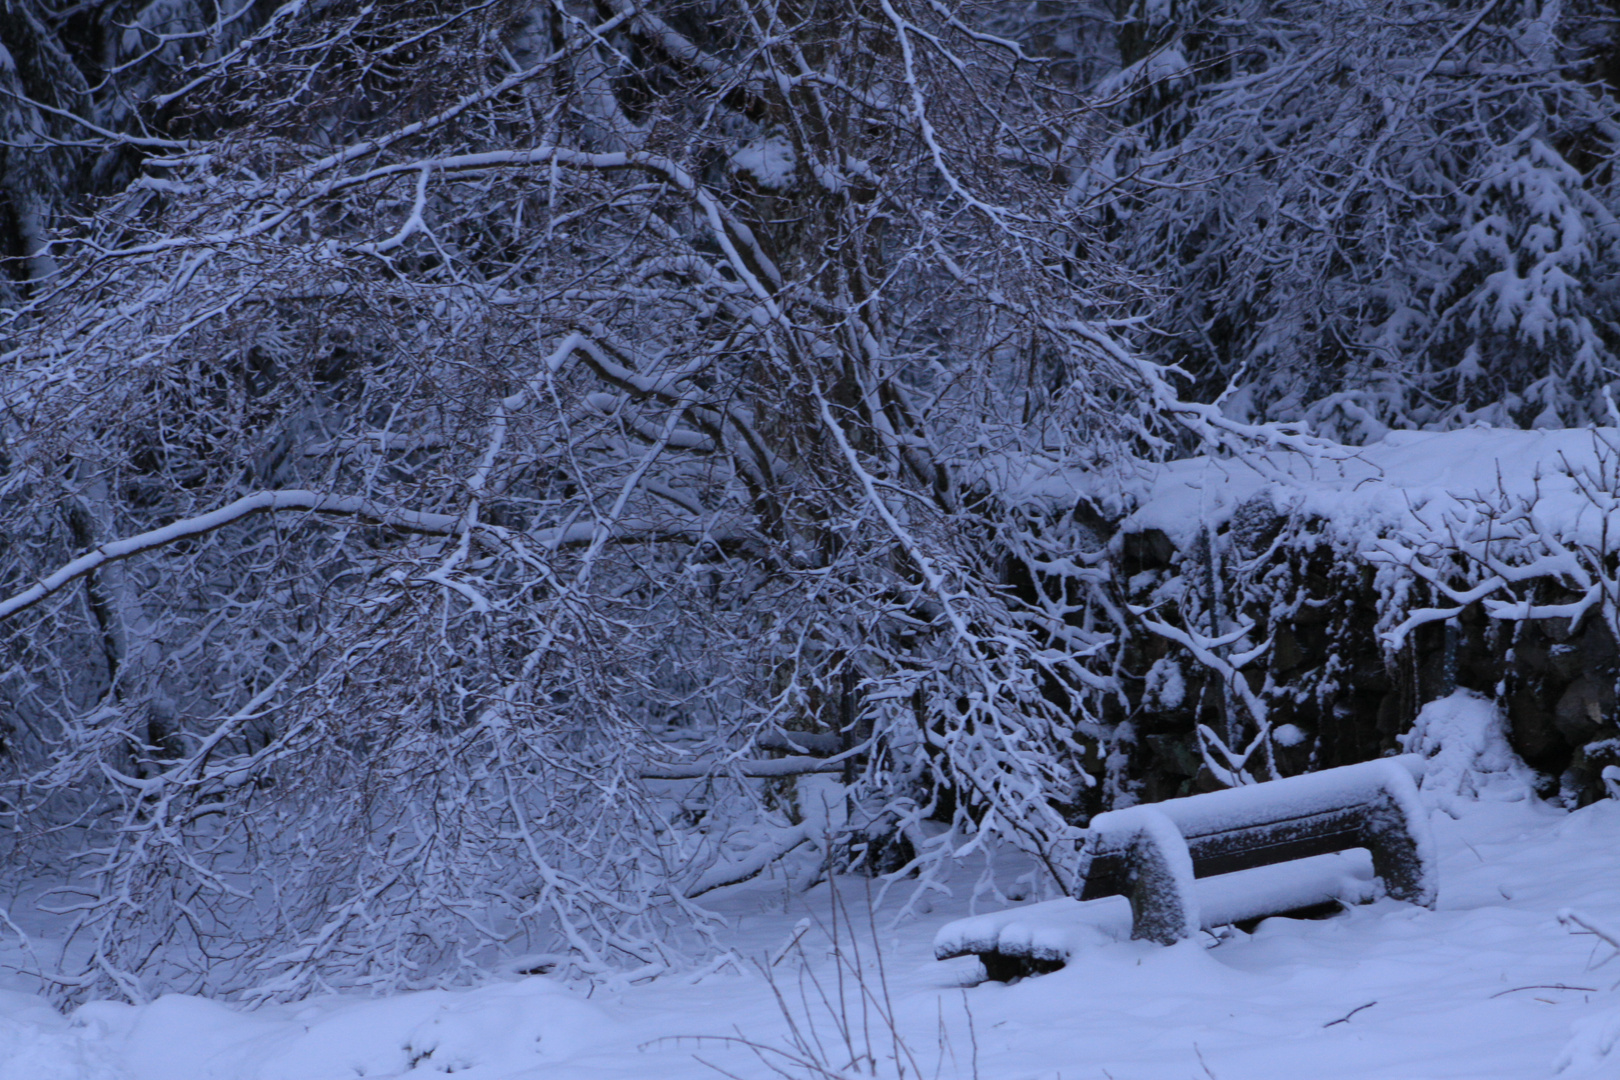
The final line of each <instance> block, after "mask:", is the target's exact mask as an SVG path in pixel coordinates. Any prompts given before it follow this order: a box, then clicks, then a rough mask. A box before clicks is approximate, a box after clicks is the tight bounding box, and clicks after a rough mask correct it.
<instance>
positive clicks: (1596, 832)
mask: <svg viewBox="0 0 1620 1080" xmlns="http://www.w3.org/2000/svg"><path fill="white" fill-rule="evenodd" d="M1512 794H1513V793H1512V792H1510V791H1502V790H1498V791H1490V792H1483V793H1481V797H1480V798H1479V799H1478V800H1474V799H1469V798H1447V799H1444V800H1440V801H1442V802H1443V803H1444V805H1445V806H1446V808H1447V809H1446V810H1439V809H1436V810H1434V812H1433V823H1434V828H1435V833H1436V838H1437V841H1438V844H1439V847H1440V859H1441V862H1440V866H1441V877H1440V882H1441V884H1440V888H1441V895H1440V902H1439V907H1438V910H1435V911H1428V910H1424V909H1422V908H1418V907H1413V906H1410V905H1406V904H1401V903H1397V902H1394V901H1381V902H1378V903H1375V904H1371V905H1367V906H1362V907H1357V908H1354V909H1351V910H1349V911H1348V912H1346V913H1344V914H1342V915H1340V916H1338V917H1335V918H1332V919H1327V920H1323V921H1316V922H1310V921H1299V920H1290V919H1280V918H1278V919H1271V920H1268V921H1266V922H1263V923H1261V924H1260V926H1259V928H1258V929H1257V930H1256V931H1255V933H1253V934H1252V935H1250V934H1244V933H1241V932H1239V931H1236V930H1228V931H1226V933H1225V936H1224V938H1223V939H1221V940H1218V941H1217V940H1216V938H1215V937H1214V936H1212V935H1207V934H1206V935H1204V936H1203V937H1202V939H1201V940H1197V941H1192V942H1187V943H1184V944H1182V945H1178V946H1175V947H1171V948H1162V947H1160V946H1156V945H1151V944H1147V943H1144V942H1130V941H1118V942H1104V943H1099V944H1096V945H1092V946H1088V947H1087V948H1085V949H1084V950H1083V951H1082V952H1081V954H1080V955H1079V956H1078V957H1077V958H1076V960H1075V962H1073V963H1071V964H1070V966H1069V967H1067V968H1065V969H1064V970H1062V971H1060V972H1057V973H1055V974H1051V975H1045V976H1040V977H1035V978H1029V979H1026V980H1024V981H1022V982H1018V983H1014V984H1011V985H1002V984H998V983H978V976H979V967H978V962H977V961H976V960H973V959H972V958H970V957H964V958H961V959H957V960H951V961H946V962H938V961H935V960H934V959H932V956H931V951H930V950H931V944H932V942H933V938H934V934H935V932H936V930H937V929H938V928H939V927H940V926H941V925H943V924H944V923H945V922H946V921H947V920H949V919H952V918H956V917H958V916H961V915H964V914H966V913H967V907H968V905H967V901H966V899H965V895H966V893H967V892H969V891H971V890H969V889H963V890H960V893H961V895H958V896H957V897H954V898H948V899H946V898H941V899H939V900H936V901H935V902H934V904H933V907H932V910H931V911H930V912H929V914H927V915H926V916H924V917H922V918H920V919H918V920H916V921H912V922H908V923H907V924H905V925H903V926H899V927H890V926H887V925H886V923H885V917H884V915H883V913H882V912H879V913H878V914H877V918H876V926H877V930H876V933H875V939H874V933H873V931H872V930H871V929H870V923H869V918H868V914H867V910H866V901H865V896H866V895H867V894H866V889H865V885H864V883H862V882H859V881H850V880H844V881H841V882H840V893H841V896H842V897H843V898H844V900H845V901H846V903H847V905H848V906H849V907H850V908H851V909H852V911H854V915H853V921H854V922H855V923H856V924H857V926H858V927H867V929H865V930H864V931H863V932H861V933H859V934H857V937H856V942H855V944H856V945H858V946H859V963H860V965H861V966H862V968H863V970H864V972H865V975H866V978H867V984H868V986H869V987H871V988H872V989H873V991H874V993H873V996H872V998H870V999H868V1000H866V1001H865V1003H864V1006H863V1005H862V1004H861V1000H860V997H859V995H858V994H857V993H856V992H855V989H854V987H855V984H854V981H853V977H852V972H851V970H850V967H851V966H852V965H853V964H854V963H855V956H854V951H853V950H852V949H851V948H850V942H849V939H848V930H847V927H846V926H844V925H840V927H839V934H840V938H841V941H842V950H841V951H842V952H843V954H844V956H845V958H846V963H845V964H844V965H843V973H844V988H845V991H846V994H847V995H848V1001H849V1002H850V1006H849V1008H848V1010H847V1011H845V1014H844V1019H845V1020H846V1021H847V1022H848V1024H849V1025H850V1026H851V1028H852V1029H853V1032H852V1035H851V1036H850V1038H849V1039H848V1040H846V1039H844V1038H843V1037H841V1036H840V1035H839V1033H838V1017H837V1016H836V1015H834V1014H836V1013H838V1012H839V1010H837V1009H832V1010H830V1011H829V1009H828V1008H827V1007H826V1006H825V1005H824V1004H822V1002H823V1001H824V1000H825V1001H827V1002H835V1001H836V1000H837V994H838V992H837V989H836V987H837V980H838V973H839V969H840V965H839V964H838V963H837V962H836V961H835V959H834V953H833V949H832V945H831V940H830V938H829V936H828V933H829V931H830V930H831V926H830V925H829V923H828V921H827V920H828V916H829V911H830V897H829V893H828V890H827V886H825V885H823V886H821V887H819V888H818V889H816V890H815V891H813V892H812V893H810V894H807V895H798V896H788V895H787V894H786V893H785V892H784V891H783V888H782V886H781V885H780V883H775V884H773V883H771V882H753V883H750V884H748V885H746V886H740V887H737V888H735V889H734V890H733V895H732V896H731V897H730V899H729V900H728V904H729V906H730V908H731V911H732V914H733V916H734V921H735V923H736V927H735V933H736V939H735V940H736V948H737V951H738V954H739V955H740V956H742V957H745V958H750V962H749V963H745V964H743V965H740V966H738V967H727V968H724V969H723V970H720V971H718V972H716V973H712V974H709V975H707V976H706V977H703V978H701V979H698V980H696V981H688V982H684V983H683V982H680V981H678V980H669V979H666V980H659V981H656V982H653V983H651V984H649V985H642V986H631V987H628V988H622V989H620V990H617V991H607V990H603V989H600V988H599V989H596V990H594V991H592V990H591V989H589V988H588V987H586V986H583V985H568V984H564V983H562V982H560V981H557V980H555V979H553V978H550V977H546V976H533V977H528V978H521V979H515V980H513V981H510V982H504V983H496V984H494V985H489V986H486V987H483V988H481V989H476V990H469V991H460V992H427V993H417V994H407V995H401V996H399V997H394V998H384V999H367V998H358V997H354V998H350V997H334V998H328V999H324V1000H314V1001H307V1002H304V1003H301V1004H297V1005H287V1006H272V1007H266V1008H262V1009H259V1010H258V1011H256V1012H242V1011H238V1010H236V1009H233V1008H230V1007H227V1006H225V1005H221V1004H217V1003H214V1002H209V1001H205V1000H201V999H198V998H192V997H185V996H179V995H174V996H170V997H164V998H161V999H159V1000H157V1001H155V1002H153V1003H151V1004H149V1005H145V1006H140V1007H135V1006H129V1005H121V1004H114V1003H110V1002H95V1003H91V1004H89V1005H86V1006H84V1007H83V1008H81V1009H79V1010H78V1011H77V1012H76V1013H74V1014H73V1015H71V1016H68V1017H62V1016H60V1015H58V1014H56V1013H54V1012H52V1011H51V1010H50V1009H49V1008H48V1007H46V1006H45V1005H44V1004H43V1003H42V1002H41V1001H40V999H38V998H35V997H32V996H30V995H27V994H23V993H17V992H6V993H4V994H3V995H0V1080H353V1078H357V1077H365V1078H368V1080H381V1078H385V1077H411V1078H417V1077H421V1078H422V1080H427V1078H428V1077H431V1076H434V1075H440V1074H446V1073H453V1074H455V1075H456V1076H458V1077H461V1078H463V1080H497V1078H500V1080H506V1078H513V1080H516V1078H525V1080H541V1078H544V1080H573V1078H579V1080H585V1078H590V1080H621V1078H622V1080H630V1078H637V1080H640V1078H660V1080H684V1078H688V1077H691V1078H699V1077H704V1078H714V1077H718V1076H720V1075H721V1073H720V1072H719V1071H717V1070H716V1067H718V1068H719V1069H724V1070H726V1072H728V1073H730V1074H732V1075H735V1076H738V1077H766V1076H770V1075H772V1073H771V1072H770V1070H769V1068H768V1064H771V1063H774V1064H777V1065H782V1066H786V1065H787V1061H786V1059H782V1058H776V1057H774V1056H772V1055H770V1053H769V1052H767V1054H766V1057H765V1058H763V1059H762V1058H760V1057H757V1056H755V1054H754V1053H753V1052H751V1051H750V1050H749V1049H748V1048H747V1047H745V1046H742V1045H740V1044H738V1043H734V1042H733V1043H728V1042H725V1041H721V1040H719V1039H715V1038H706V1037H707V1036H738V1035H741V1036H743V1037H746V1038H747V1039H748V1040H750V1041H752V1042H754V1043H757V1044H760V1045H762V1046H765V1047H772V1048H779V1049H783V1050H790V1049H791V1048H792V1046H793V1040H792V1033H791V1031H792V1029H791V1028H790V1026H789V1024H788V1021H787V1020H786V1019H785V1017H784V1005H785V1007H786V1009H787V1010H788V1011H789V1012H791V1013H792V1014H793V1016H794V1019H795V1021H796V1023H797V1024H798V1030H799V1032H800V1033H801V1035H802V1036H804V1038H805V1039H806V1040H807V1041H812V1042H813V1041H814V1040H816V1039H819V1041H820V1045H821V1047H822V1050H821V1052H820V1053H819V1054H816V1055H812V1056H815V1057H819V1058H820V1060H822V1061H823V1062H825V1063H827V1064H829V1065H831V1066H834V1067H846V1066H847V1062H848V1059H849V1058H850V1050H849V1047H850V1046H853V1047H854V1049H855V1050H856V1051H857V1052H858V1053H860V1054H865V1053H867V1052H868V1051H869V1052H870V1054H871V1056H872V1057H873V1058H874V1059H876V1060H877V1061H878V1062H879V1070H880V1075H884V1076H894V1075H895V1070H894V1066H893V1059H894V1057H895V1055H896V1044H895V1042H894V1039H893V1033H892V1032H891V1030H890V1028H889V1025H887V1024H886V1023H885V1022H884V1020H883V1014H885V1013H888V1014H889V1015H892V1016H893V1017H894V1018H895V1027H896V1028H897V1029H898V1032H899V1035H900V1036H901V1038H902V1039H903V1042H904V1048H903V1049H902V1050H901V1057H902V1059H903V1060H904V1059H905V1056H906V1053H907V1052H908V1051H909V1053H910V1054H911V1055H912V1056H913V1057H914V1059H915V1062H914V1064H913V1063H912V1062H910V1061H907V1063H906V1068H907V1070H908V1071H907V1072H906V1073H905V1074H904V1075H907V1076H912V1075H921V1076H926V1077H932V1076H934V1075H936V1067H937V1068H938V1069H939V1072H938V1075H939V1076H941V1077H953V1078H968V1077H975V1076H977V1077H980V1078H983V1080H1023V1078H1028V1080H1059V1078H1062V1080H1082V1078H1086V1080H1090V1078H1096V1080H1108V1078H1111V1080H1179V1078H1182V1077H1188V1078H1196V1077H1216V1078H1219V1080H1257V1078H1271V1077H1287V1078H1299V1077H1309V1078H1313V1080H1332V1078H1337V1077H1344V1078H1347V1080H1348V1078H1355V1080H1369V1078H1375V1077H1377V1078H1399V1080H1439V1078H1443V1077H1457V1078H1468V1080H1487V1078H1493V1077H1501V1078H1504V1080H1508V1078H1511V1080H1525V1078H1535V1077H1549V1076H1554V1075H1558V1076H1560V1077H1563V1078H1570V1080H1573V1078H1575V1077H1582V1078H1597V1077H1620V1047H1617V1046H1615V1043H1616V1042H1617V1039H1620V990H1617V989H1616V981H1617V980H1620V964H1609V965H1606V966H1604V965H1603V961H1604V960H1605V958H1606V957H1608V956H1610V955H1612V954H1613V952H1614V950H1613V949H1611V948H1609V947H1608V946H1607V945H1605V944H1603V943H1602V942H1601V941H1600V940H1599V939H1598V938H1595V937H1593V936H1591V935H1589V934H1580V933H1574V932H1572V930H1574V929H1578V927H1572V926H1570V925H1568V924H1561V923H1560V921H1559V918H1558V915H1559V912H1560V910H1561V909H1566V908H1569V909H1574V911H1576V912H1577V913H1579V914H1580V915H1581V916H1583V917H1584V918H1586V919H1587V920H1588V921H1589V922H1591V923H1593V924H1595V925H1598V926H1605V925H1606V926H1614V927H1620V801H1615V800H1607V801H1604V802H1601V803H1598V804H1596V805H1593V806H1588V807H1586V808H1584V809H1581V810H1578V811H1575V812H1573V813H1566V812H1564V811H1562V810H1559V809H1556V808H1553V807H1551V806H1548V805H1545V804H1542V803H1539V802H1536V801H1535V800H1533V799H1524V798H1518V799H1516V800H1515V799H1512V798H1511V795H1512ZM1432 801H1434V800H1431V802H1432ZM1452 815H1456V816H1455V817H1453V816H1452ZM806 918H811V919H814V920H817V922H816V923H815V924H813V925H812V926H811V928H810V929H808V930H804V929H803V925H804V924H803V923H802V922H801V920H804V919H806ZM796 933H798V934H800V942H799V947H798V948H796V949H784V946H785V945H787V943H789V942H790V941H792V940H793V938H794V936H795V934H796ZM879 946H881V948H880V949H879V948H878V947H879ZM772 957H776V958H777V962H776V964H775V966H774V967H771V968H770V969H769V970H770V971H771V974H772V980H767V978H766V977H765V976H764V975H762V974H761V973H760V968H759V966H758V964H759V962H760V961H761V960H762V959H763V961H764V962H765V963H769V960H770V958H772ZM880 963H881V970H882V975H881V977H880V975H879V971H878V968H879V965H880ZM812 977H813V979H814V981H812ZM773 981H774V986H775V990H776V991H779V992H780V995H781V998H780V1001H779V1000H778V996H777V993H775V992H773ZM885 983H886V986H887V989H886V992H885V990H884V989H883V986H884V984H885ZM818 984H819V986H820V989H819V990H818V989H817V985H818ZM807 1001H808V1002H810V1003H811V1005H810V1006H809V1009H808V1011H809V1014H811V1015H808V1016H807V1012H806V1009H807V1006H806V1002H807ZM812 1030H813V1034H812ZM1611 1048H1612V1052H1611ZM706 1063H707V1064H706ZM1566 1063H1567V1064H1566ZM1561 1064H1563V1065H1565V1067H1564V1068H1563V1071H1562V1072H1558V1069H1559V1067H1560V1065H1561ZM861 1068H863V1067H862V1066H857V1067H856V1068H847V1067H846V1070H845V1071H846V1073H847V1075H850V1076H855V1075H867V1073H866V1072H862V1071H859V1070H860V1069H861ZM788 1075H793V1076H799V1075H809V1074H807V1073H804V1072H795V1071H793V1070H792V1069H791V1068H790V1069H789V1070H788Z"/></svg>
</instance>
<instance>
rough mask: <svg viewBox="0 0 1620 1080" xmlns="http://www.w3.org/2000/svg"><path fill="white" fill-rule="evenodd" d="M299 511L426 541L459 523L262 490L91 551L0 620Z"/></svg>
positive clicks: (15, 599)
mask: <svg viewBox="0 0 1620 1080" xmlns="http://www.w3.org/2000/svg"><path fill="white" fill-rule="evenodd" d="M280 511H299V512H303V513H306V514H322V515H331V516H336V517H353V518H358V519H359V520H361V521H363V522H365V523H366V524H368V525H381V526H385V527H388V528H395V529H403V530H405V531H406V532H415V533H425V534H427V535H430V536H448V535H450V534H451V533H452V532H454V531H455V527H456V523H457V521H459V520H460V519H459V518H457V517H455V516H454V515H450V514H424V513H421V512H419V511H415V510H401V509H399V508H397V507H387V506H379V505H378V504H376V503H374V502H372V501H370V500H369V499H360V498H355V497H352V496H344V495H322V494H320V493H319V492H315V491H261V492H259V493H258V494H256V495H247V496H244V497H242V498H240V499H237V500H236V501H235V502H233V503H231V504H229V505H228V506H222V507H220V508H219V509H218V510H214V511H211V512H209V513H207V514H200V515H198V516H197V517H193V518H186V519H185V520H183V521H176V522H173V523H172V524H169V525H165V526H163V527H162V528H160V529H149V530H148V531H146V532H143V533H140V534H139V535H136V536H131V537H127V538H125V539H123V540H114V541H111V542H110V543H106V544H102V545H100V546H99V547H97V548H95V549H94V550H93V551H88V552H86V553H85V554H83V555H80V556H79V557H78V558H77V559H74V560H73V561H72V562H70V563H68V564H66V565H65V566H63V567H61V568H60V569H58V570H57V571H55V572H54V573H52V574H50V575H48V576H46V577H45V578H42V579H41V580H40V581H39V582H37V583H36V584H35V585H34V586H32V587H31V588H28V589H24V590H23V591H22V592H20V593H16V594H15V595H13V596H10V597H7V598H6V599H5V600H3V601H0V621H4V620H6V619H9V618H11V616H13V615H16V614H18V613H19V612H22V611H27V610H28V609H29V608H31V607H33V606H34V605H35V604H38V603H39V602H40V601H42V600H45V599H47V598H49V597H50V596H52V595H54V594H55V593H57V592H60V591H61V590H62V589H63V588H65V587H66V586H68V585H71V584H72V583H73V582H75V581H77V580H79V579H80V578H81V577H84V576H85V575H86V574H92V573H94V572H95V571H97V570H99V569H101V568H102V567H103V566H106V565H107V564H108V563H114V562H120V561H122V560H124V559H129V558H133V557H134V556H136V555H140V554H142V553H144V552H147V551H153V550H155V549H157V548H161V547H167V546H168V545H170V544H174V543H178V542H180V541H182V540H190V539H193V538H195V537H198V536H206V535H207V534H208V533H211V532H215V531H217V530H219V529H222V528H224V527H225V526H227V525H230V524H231V523H232V522H236V521H240V520H242V519H243V518H246V517H252V516H253V515H255V514H267V513H276V512H280Z"/></svg>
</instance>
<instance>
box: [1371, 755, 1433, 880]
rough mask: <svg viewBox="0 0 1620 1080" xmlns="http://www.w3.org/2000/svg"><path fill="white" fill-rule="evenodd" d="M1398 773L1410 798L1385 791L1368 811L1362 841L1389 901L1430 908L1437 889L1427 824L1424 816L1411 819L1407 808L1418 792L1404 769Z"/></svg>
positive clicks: (1414, 804)
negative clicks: (1404, 782) (1405, 902)
mask: <svg viewBox="0 0 1620 1080" xmlns="http://www.w3.org/2000/svg"><path fill="white" fill-rule="evenodd" d="M1400 772H1401V774H1402V779H1405V781H1406V786H1407V787H1409V788H1413V790H1412V792H1411V798H1410V799H1409V800H1408V799H1402V798H1401V797H1400V795H1401V793H1400V792H1399V791H1395V792H1391V791H1385V792H1384V793H1383V794H1382V796H1381V797H1380V798H1379V799H1378V800H1377V801H1376V802H1374V803H1373V804H1372V805H1370V806H1369V807H1368V808H1367V815H1366V818H1365V819H1364V823H1363V825H1362V827H1361V838H1362V842H1363V844H1364V845H1365V846H1366V848H1367V850H1368V851H1370V852H1372V858H1373V873H1375V874H1377V875H1378V879H1379V880H1380V881H1382V882H1383V883H1384V892H1385V893H1386V894H1387V895H1388V896H1389V897H1390V898H1391V899H1393V900H1405V901H1407V902H1408V903H1413V904H1419V905H1421V906H1423V907H1426V908H1432V907H1434V904H1435V899H1436V895H1437V892H1438V890H1437V889H1436V887H1435V876H1436V875H1435V867H1434V845H1433V843H1432V842H1431V841H1430V838H1429V822H1428V819H1427V818H1426V817H1425V818H1420V819H1419V820H1415V821H1414V820H1412V818H1413V815H1412V814H1411V813H1409V812H1408V809H1407V808H1410V807H1413V806H1416V805H1418V804H1417V792H1416V790H1415V786H1414V785H1413V784H1412V781H1411V779H1410V777H1408V776H1406V772H1405V770H1404V769H1402V770H1400ZM1397 783H1399V781H1397Z"/></svg>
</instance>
